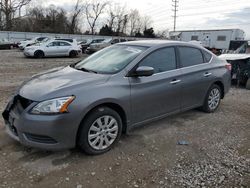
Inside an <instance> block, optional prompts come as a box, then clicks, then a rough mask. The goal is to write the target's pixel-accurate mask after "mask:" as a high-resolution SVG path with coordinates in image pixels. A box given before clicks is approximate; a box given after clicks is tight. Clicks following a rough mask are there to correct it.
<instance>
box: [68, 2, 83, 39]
mask: <svg viewBox="0 0 250 188" xmlns="http://www.w3.org/2000/svg"><path fill="white" fill-rule="evenodd" d="M83 9H84V7H83V5H82V1H81V0H77V1H76V4H75V6H74V9H73V11H72V12H71V14H70V16H69V25H68V28H69V33H72V34H74V33H76V32H78V30H79V27H78V25H79V24H78V21H79V17H80V15H81V13H82V11H83Z"/></svg>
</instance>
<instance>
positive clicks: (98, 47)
mask: <svg viewBox="0 0 250 188" xmlns="http://www.w3.org/2000/svg"><path fill="white" fill-rule="evenodd" d="M126 41H127V40H126V39H120V38H117V39H112V38H111V39H106V40H104V41H102V42H99V43H93V44H90V45H89V47H88V48H87V49H86V51H85V52H86V53H87V54H92V53H94V52H97V51H99V50H101V49H103V48H106V47H108V46H111V45H113V44H117V43H120V42H126Z"/></svg>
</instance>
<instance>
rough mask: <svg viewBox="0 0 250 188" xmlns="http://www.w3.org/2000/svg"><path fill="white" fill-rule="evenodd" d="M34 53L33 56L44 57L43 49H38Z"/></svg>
mask: <svg viewBox="0 0 250 188" xmlns="http://www.w3.org/2000/svg"><path fill="white" fill-rule="evenodd" d="M34 54H35V57H36V58H39V59H40V58H43V57H44V53H43V51H40V50H39V51H36V52H35V53H34Z"/></svg>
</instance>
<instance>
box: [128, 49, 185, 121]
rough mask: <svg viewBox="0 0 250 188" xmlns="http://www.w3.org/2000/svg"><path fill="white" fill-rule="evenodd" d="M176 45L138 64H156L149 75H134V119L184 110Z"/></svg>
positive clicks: (130, 79)
mask: <svg viewBox="0 0 250 188" xmlns="http://www.w3.org/2000/svg"><path fill="white" fill-rule="evenodd" d="M175 54H176V53H175V48H174V47H167V48H161V49H158V50H156V51H154V52H152V53H151V54H150V55H148V56H147V57H146V58H144V59H143V60H142V61H141V62H140V63H139V65H138V66H149V67H153V68H154V70H155V73H154V74H153V75H152V76H148V77H130V78H129V81H130V85H131V111H132V117H133V118H132V119H133V123H134V124H135V123H140V122H143V121H146V120H150V119H153V118H155V117H159V116H162V115H165V114H168V113H172V112H177V111H180V90H181V80H180V79H179V78H180V74H181V73H180V70H177V69H176V56H175Z"/></svg>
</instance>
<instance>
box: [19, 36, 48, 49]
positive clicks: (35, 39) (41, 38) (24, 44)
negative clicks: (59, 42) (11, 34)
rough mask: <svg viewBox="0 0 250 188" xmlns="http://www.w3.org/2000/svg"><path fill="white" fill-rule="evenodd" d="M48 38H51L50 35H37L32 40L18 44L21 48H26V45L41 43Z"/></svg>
mask: <svg viewBox="0 0 250 188" xmlns="http://www.w3.org/2000/svg"><path fill="white" fill-rule="evenodd" d="M47 40H49V38H48V37H36V38H33V39H31V40H24V41H20V42H19V45H18V46H19V49H20V50H24V48H25V47H28V46H32V45H34V44H37V43H41V42H43V41H47Z"/></svg>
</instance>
